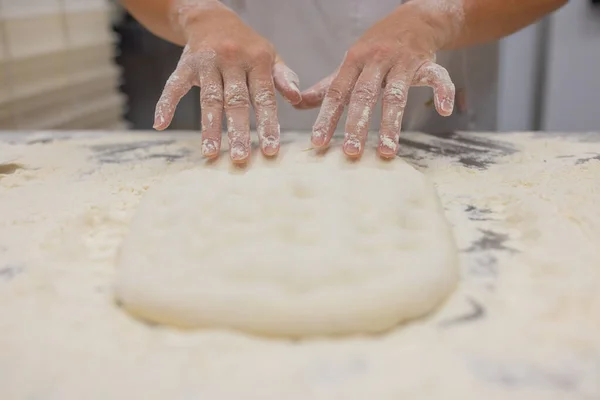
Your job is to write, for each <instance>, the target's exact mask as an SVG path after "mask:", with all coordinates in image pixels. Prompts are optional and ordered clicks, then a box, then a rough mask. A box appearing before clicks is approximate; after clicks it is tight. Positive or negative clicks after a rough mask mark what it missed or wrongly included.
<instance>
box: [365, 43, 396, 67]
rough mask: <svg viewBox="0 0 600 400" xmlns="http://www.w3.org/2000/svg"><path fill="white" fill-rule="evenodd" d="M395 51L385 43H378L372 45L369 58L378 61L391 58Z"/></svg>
mask: <svg viewBox="0 0 600 400" xmlns="http://www.w3.org/2000/svg"><path fill="white" fill-rule="evenodd" d="M392 53H393V49H392V48H391V46H389V45H387V44H383V43H376V44H374V45H373V46H372V47H371V54H370V56H369V58H370V59H371V60H373V61H374V62H376V63H379V62H382V61H386V60H389V59H390V57H391V55H392Z"/></svg>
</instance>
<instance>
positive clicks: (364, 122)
mask: <svg viewBox="0 0 600 400" xmlns="http://www.w3.org/2000/svg"><path fill="white" fill-rule="evenodd" d="M411 3H415V4H418V5H413V4H411ZM419 3H420V2H419V0H417V1H414V0H413V1H411V2H409V3H407V4H405V5H403V6H400V7H399V8H398V9H397V10H396V11H395V12H394V13H392V14H390V15H389V16H388V17H386V18H385V19H383V20H381V21H380V22H378V23H376V24H375V25H374V26H373V27H371V28H370V29H369V30H368V31H367V32H366V33H365V34H364V35H363V36H362V37H361V38H360V39H359V40H358V41H357V42H356V43H355V44H354V45H353V46H352V47H351V48H350V50H349V51H348V52H347V53H346V57H345V58H344V61H343V63H342V65H341V66H340V67H339V69H338V70H337V71H335V72H334V73H333V74H332V75H330V76H328V77H327V78H325V79H324V80H322V81H321V82H319V83H317V84H316V85H314V86H313V87H311V88H309V89H307V90H306V91H304V92H303V93H302V101H301V102H300V103H298V104H296V105H295V107H296V108H299V109H305V108H313V107H318V106H319V105H321V103H322V107H321V111H320V113H319V116H318V118H317V121H316V123H315V125H314V127H313V132H312V138H311V140H312V144H313V146H314V147H317V148H320V147H324V146H327V145H328V144H329V141H330V140H331V137H332V136H333V133H334V131H335V128H336V126H337V123H338V121H339V119H340V116H341V114H342V112H343V110H344V107H345V106H346V105H348V117H347V120H346V127H345V138H344V144H343V150H344V152H345V154H346V155H348V156H349V157H352V158H358V157H360V156H361V154H362V152H363V149H364V145H365V141H366V139H367V134H368V129H369V122H370V119H371V115H372V113H373V108H374V107H375V105H376V103H377V101H378V100H379V96H380V94H381V89H382V88H383V95H382V101H383V115H382V120H381V127H380V132H379V135H380V138H379V147H378V152H379V154H380V155H381V156H382V157H386V158H387V157H394V156H395V155H396V153H397V151H398V141H399V137H400V128H401V123H402V117H403V113H404V108H405V106H406V102H407V97H408V89H409V87H410V86H430V87H432V88H433V91H434V101H435V108H436V110H437V111H438V113H439V114H441V115H443V116H448V115H450V114H452V110H453V107H454V84H453V83H452V81H451V80H450V77H449V75H448V71H446V69H445V68H443V67H442V66H440V65H438V64H436V63H435V52H436V51H437V50H438V49H439V47H440V44H439V42H440V41H439V39H438V38H439V37H440V36H443V32H441V29H440V25H439V24H434V23H432V22H431V21H430V20H429V19H428V18H427V14H426V9H425V7H423V5H422V4H419ZM421 3H422V2H421Z"/></svg>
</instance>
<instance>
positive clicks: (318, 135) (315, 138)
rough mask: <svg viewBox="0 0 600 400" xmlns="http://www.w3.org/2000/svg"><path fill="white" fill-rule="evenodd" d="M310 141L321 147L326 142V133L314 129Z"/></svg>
mask: <svg viewBox="0 0 600 400" xmlns="http://www.w3.org/2000/svg"><path fill="white" fill-rule="evenodd" d="M310 141H311V143H312V144H313V146H316V147H321V146H323V144H325V134H324V133H323V132H321V131H314V132H313V134H312V137H311V139H310Z"/></svg>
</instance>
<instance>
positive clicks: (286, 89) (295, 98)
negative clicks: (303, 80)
mask: <svg viewBox="0 0 600 400" xmlns="http://www.w3.org/2000/svg"><path fill="white" fill-rule="evenodd" d="M273 81H274V83H275V87H276V88H277V90H278V91H279V93H281V95H282V96H283V97H284V98H285V99H286V100H287V101H288V102H289V103H291V104H292V105H294V106H295V105H296V104H298V103H300V102H301V101H302V96H301V95H300V88H299V86H300V79H298V75H296V73H295V72H294V71H292V70H291V69H290V68H289V67H288V66H287V65H285V63H284V62H283V61H282V60H281V58H279V57H277V59H276V61H275V65H274V66H273Z"/></svg>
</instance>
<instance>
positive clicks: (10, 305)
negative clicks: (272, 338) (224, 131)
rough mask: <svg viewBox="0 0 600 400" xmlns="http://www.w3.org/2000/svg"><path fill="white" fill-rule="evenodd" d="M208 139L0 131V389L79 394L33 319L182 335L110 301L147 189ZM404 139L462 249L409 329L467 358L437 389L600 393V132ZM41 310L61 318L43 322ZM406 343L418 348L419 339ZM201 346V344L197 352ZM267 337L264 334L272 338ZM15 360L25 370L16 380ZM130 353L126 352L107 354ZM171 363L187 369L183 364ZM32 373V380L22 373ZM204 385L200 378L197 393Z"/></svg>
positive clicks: (405, 152)
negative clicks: (457, 280)
mask: <svg viewBox="0 0 600 400" xmlns="http://www.w3.org/2000/svg"><path fill="white" fill-rule="evenodd" d="M292 140H306V142H307V147H308V142H309V140H308V135H307V134H306V135H302V134H288V135H284V139H283V140H282V145H283V146H285V143H286V142H287V141H292ZM199 141H200V139H199V136H198V135H195V134H190V133H179V132H174V133H154V132H132V131H127V132H110V133H109V132H28V133H23V132H0V210H3V211H2V213H1V214H2V215H1V216H0V303H2V304H5V306H4V307H3V311H0V354H5V355H6V356H5V357H2V358H3V359H4V360H5V361H4V362H3V361H0V382H2V381H3V379H2V378H1V376H4V377H12V380H11V381H10V382H9V384H8V385H5V384H4V383H2V384H0V397H2V398H24V397H18V396H25V395H27V396H32V395H36V396H38V397H36V398H40V399H42V398H52V399H54V398H61V397H60V396H64V395H72V394H73V393H76V391H74V390H70V389H69V388H68V386H69V384H68V378H66V377H65V376H63V375H61V374H60V373H59V375H57V376H58V377H57V380H56V382H49V381H48V380H47V378H46V377H44V374H48V373H49V372H48V371H47V370H45V369H44V366H45V364H44V363H43V362H40V363H39V365H36V362H35V357H34V358H33V359H32V358H31V357H32V354H35V353H30V351H33V350H31V349H36V350H37V351H39V350H40V349H42V348H46V346H48V344H49V343H54V342H48V340H47V339H41V338H40V337H39V336H35V335H32V334H28V336H27V335H25V336H26V337H27V341H26V340H25V339H24V336H23V332H25V331H27V329H26V328H27V327H34V329H42V330H44V329H52V328H53V324H63V325H64V326H65V327H66V326H71V327H72V326H73V324H76V325H77V324H81V323H84V321H85V320H86V318H93V317H91V315H93V313H94V312H96V311H98V312H101V313H102V315H103V316H104V317H102V319H101V321H102V322H101V327H100V328H99V327H97V328H96V329H105V330H107V332H105V333H104V336H102V337H99V338H96V339H101V340H103V341H111V340H113V339H114V340H116V339H115V338H114V337H113V336H111V335H117V332H116V330H114V331H113V330H111V328H110V326H111V325H110V324H111V323H112V322H110V321H111V318H112V319H113V320H114V321H115V322H114V324H117V325H119V324H120V325H119V326H121V325H124V324H125V325H126V324H135V329H138V330H143V331H144V332H145V333H140V332H138V333H136V335H154V336H156V335H159V336H161V335H162V336H161V337H162V338H163V339H164V335H171V334H173V333H165V332H164V331H163V329H162V328H158V327H151V326H147V325H146V324H143V323H139V322H137V321H135V322H132V321H129V320H128V317H125V316H124V315H122V314H123V313H119V311H118V307H115V306H114V304H112V303H111V302H110V299H111V296H110V286H111V278H112V268H113V265H112V258H113V256H114V254H115V252H116V251H117V248H118V243H119V241H120V239H121V238H122V236H123V234H124V232H126V229H127V225H128V222H129V220H130V218H131V216H132V215H133V213H134V211H135V207H136V205H137V202H138V201H139V198H140V197H141V196H142V195H143V193H144V191H145V190H146V189H147V188H148V187H150V186H152V185H153V184H155V183H156V182H159V181H160V179H161V177H163V176H166V175H168V174H172V173H175V172H177V171H180V170H182V169H186V168H190V167H192V166H194V165H197V164H199V163H203V162H204V161H203V160H202V158H201V156H200V152H199ZM400 145H401V150H400V153H399V156H400V157H402V158H404V159H405V160H406V161H408V162H409V163H412V164H413V165H414V166H415V167H416V168H418V169H420V170H421V171H422V172H423V173H425V174H426V175H427V176H428V177H429V178H430V179H432V180H433V182H434V183H435V185H436V187H437V190H438V193H439V195H440V198H441V199H442V203H443V205H444V208H445V212H446V215H447V217H448V219H449V221H450V223H451V225H452V226H453V228H454V234H455V237H456V241H457V244H458V247H459V248H460V252H461V257H460V258H461V271H462V281H461V285H460V287H459V289H458V290H457V292H456V293H455V294H454V295H453V296H452V298H451V299H450V300H449V301H448V304H446V305H445V306H444V307H443V308H442V309H441V310H439V311H438V312H437V313H435V315H433V316H431V317H429V318H426V319H425V320H424V321H422V322H417V323H415V324H413V326H409V327H406V329H404V328H402V327H401V328H399V330H402V329H404V330H406V331H408V332H412V331H413V330H418V329H421V328H422V329H427V330H426V331H424V332H426V334H424V336H427V335H431V340H436V341H438V340H439V341H438V344H437V345H433V343H432V344H431V348H432V349H435V348H439V350H440V352H441V353H444V354H446V352H449V353H453V352H457V353H458V354H460V358H461V361H460V362H461V363H462V364H461V365H463V367H464V369H465V373H464V376H463V375H461V376H460V378H458V377H457V378H456V379H457V381H460V382H463V384H462V385H461V386H460V388H458V387H453V385H452V384H449V383H448V382H447V381H446V379H443V378H441V375H440V376H438V377H436V375H435V374H434V373H433V372H432V371H437V369H436V368H433V367H432V368H431V369H430V370H429V373H428V375H427V376H428V378H427V379H429V382H431V379H433V382H434V383H435V382H436V379H438V378H439V380H438V381H437V382H439V387H440V393H447V394H448V396H449V397H444V398H454V397H452V396H450V395H451V394H453V395H456V396H458V395H461V396H462V397H461V398H477V399H479V398H486V399H487V398H489V399H496V398H498V399H500V398H502V399H504V398H511V399H513V398H515V399H516V398H518V399H520V398H528V399H534V398H536V399H537V398H540V399H542V398H543V399H554V398H556V399H598V398H600V379H598V378H599V377H600V334H599V333H598V332H600V286H597V287H596V289H595V290H592V289H591V288H590V287H588V286H587V285H590V286H593V285H594V284H598V283H600V250H598V249H596V248H597V247H600V246H598V243H600V212H599V211H597V209H598V206H597V204H598V202H599V201H600V133H552V134H551V133H502V134H500V133H487V134H486V133H449V134H442V135H429V134H423V133H405V134H403V136H402V138H401V140H400ZM255 151H257V150H256V149H255ZM224 156H225V157H224V158H227V157H226V154H224ZM98 238H102V240H100V239H98ZM563 246H564V248H562V247H563ZM86 266H87V269H86ZM76 267H77V268H76ZM75 268H76V269H75ZM74 279H81V282H83V283H82V285H81V287H77V288H76V289H74V288H72V287H67V283H68V282H74V281H75V280H74ZM61 280H62V281H61ZM61 282H63V283H64V284H63V283H61ZM94 296H95V297H94ZM50 298H51V299H50ZM57 298H59V299H60V300H57ZM43 299H46V300H48V301H49V303H52V304H54V307H55V308H51V305H46V306H42V307H40V308H39V309H37V310H36V308H35V306H34V304H35V303H37V302H39V301H44V300H43ZM76 301H79V304H78V305H77V307H76V308H74V309H73V310H72V314H69V311H68V310H69V307H75V306H71V303H70V302H76ZM86 302H89V304H88V306H86V304H87V303H86ZM44 307H46V308H44ZM86 307H87V308H86ZM109 308H110V310H108V309H109ZM59 309H63V310H64V312H63V313H62V314H61V315H60V316H58V315H57V313H59V314H60V312H59V311H57V310H59ZM44 310H45V311H44ZM99 310H101V311H99ZM115 310H116V311H115ZM44 312H50V313H51V314H53V317H48V316H47V315H46V316H44V317H41V316H40V315H38V314H39V313H44ZM16 313H18V314H19V315H16ZM112 313H118V316H117V314H112ZM126 319H127V321H125V320H126ZM98 323H99V324H100V322H98ZM35 324H43V325H40V326H36V325H35ZM409 325H410V324H409ZM415 326H416V327H415ZM65 329H66V328H65ZM120 329H127V328H124V327H123V326H121V328H120ZM131 329H134V328H131ZM515 330H516V331H517V332H515ZM146 331H148V332H150V333H148V332H146ZM157 331H159V332H158V333H157ZM594 332H595V333H594ZM18 335H20V336H19V337H20V339H19V338H18V337H17V336H18ZM123 335H124V336H126V335H127V334H125V333H123ZM405 336H407V337H406V338H404V339H403V340H404V342H403V343H408V342H409V341H410V333H406V334H405ZM148 337H150V336H148ZM94 338H95V336H94V335H93V334H92V333H89V334H88V336H86V335H85V334H82V335H80V336H78V337H75V338H73V340H74V341H77V340H81V341H82V342H81V346H92V347H93V346H95V345H97V344H98V343H94V340H95V339H94ZM504 339H506V340H504ZM120 340H121V339H120ZM145 340H150V339H147V338H146V339H145ZM152 340H153V343H154V346H164V343H163V344H160V343H158V342H160V340H159V339H157V338H156V337H154V339H152ZM190 340H191V339H190ZM194 340H195V339H194ZM197 340H199V341H200V342H201V339H197ZM202 340H204V339H202ZM244 340H252V339H244ZM257 340H258V339H257ZM367 340H378V339H376V338H371V339H364V340H363V341H367ZM383 340H385V339H383ZM419 340H420V341H424V340H425V339H419ZM342 341H343V340H342ZM420 341H419V343H420ZM200 342H198V343H196V342H194V343H195V344H193V345H192V344H190V346H197V347H198V348H200V347H201V346H202V345H201V344H200ZM268 345H269V344H268V343H266V344H265V343H264V341H262V340H261V346H268ZM9 346H10V348H9ZM65 346H67V345H65ZM272 346H275V345H272ZM276 346H281V343H278V344H277V345H276ZM295 346H298V345H297V344H296V345H295ZM331 346H333V345H331ZM364 346H367V347H365V349H366V350H364V352H366V353H368V352H369V350H368V349H369V348H368V345H367V344H364ZM415 346H416V345H415ZM423 346H425V347H424V348H428V347H427V346H426V344H423ZM25 347H27V349H29V350H27V349H25ZM149 349H150V350H151V348H149ZM157 349H158V347H157ZM59 350H60V346H57V350H56V351H57V352H59ZM67 351H70V350H68V347H64V346H63V348H62V352H63V353H64V352H67ZM157 351H158V350H157ZM295 351H297V350H295ZM390 351H392V349H391V348H390ZM432 351H434V350H432ZM63 353H60V352H59V353H57V354H58V356H59V357H60V355H61V354H63ZM108 353H110V352H108ZM69 354H70V353H69ZM115 354H117V353H116V352H115ZM11 356H12V357H13V358H12V359H10V357H11ZM95 356H97V355H95V353H94V352H93V351H90V352H87V353H86V352H85V351H83V352H80V353H78V354H77V357H71V358H73V361H72V362H81V361H82V360H83V359H85V360H88V361H89V362H91V363H93V362H94V361H93V360H94V357H95ZM181 357H183V356H181ZM324 357H325V356H324ZM332 357H333V356H332ZM366 357H367V359H369V357H368V356H366ZM64 358H65V359H68V358H69V356H65V357H64ZM332 359H333V358H332ZM432 359H435V357H432ZM284 360H285V359H284ZM6 361H8V362H9V364H10V363H12V364H13V365H19V366H20V371H14V370H12V371H11V372H10V373H8V372H7V369H8V368H10V367H9V366H8V364H7V363H6ZM88 361H86V362H88ZM102 362H109V361H107V360H103V361H102ZM119 362H123V360H120V359H119V357H117V356H115V357H114V359H111V360H110V363H119ZM170 362H171V363H173V364H172V365H174V366H180V367H181V366H183V365H188V364H189V360H184V359H183V358H179V359H178V361H177V360H175V359H172V360H170ZM448 362H449V364H448V366H449V367H450V368H456V365H455V364H453V363H454V361H448ZM456 362H458V361H456ZM177 363H179V364H177ZM125 364H126V363H125ZM166 365H168V363H167V364H166ZM442 365H443V363H440V368H441V366H442ZM403 367H404V366H403V365H400V364H399V365H398V366H397V368H399V371H402V368H403ZM56 368H58V369H57V370H58V371H60V367H56ZM282 368H283V369H285V367H282ZM298 368H299V367H298ZM332 368H334V367H332ZM64 369H65V371H70V370H71V369H70V367H64ZM289 370H290V371H292V370H293V368H292V367H291V366H290V368H289ZM294 371H296V372H297V370H294ZM338 372H339V371H338ZM66 373H67V372H65V374H66ZM439 373H440V374H443V373H444V372H443V371H441V370H440V371H439ZM140 374H142V375H144V371H142V372H140ZM148 374H150V373H149V372H148V373H147V374H146V375H148ZM282 374H284V373H283V372H282ZM290 374H291V372H290ZM25 376H29V377H30V378H31V380H32V381H31V382H32V383H31V385H29V386H28V385H26V384H25V383H24V381H22V380H21V379H25V378H24V377H25ZM283 376H284V375H282V378H281V379H283ZM288 378H289V377H288ZM6 379H8V378H6ZM61 379H63V381H61ZM65 379H66V380H65ZM106 379H107V382H106V386H109V385H110V383H109V382H108V378H106ZM181 379H182V380H183V381H185V382H182V383H181V385H184V384H185V385H188V386H190V385H192V384H191V383H190V381H189V380H190V379H191V378H190V377H189V376H188V377H187V378H185V379H184V378H181ZM257 379H258V378H257ZM423 379H425V378H423ZM258 380H259V381H260V379H258ZM83 381H86V380H85V379H84V380H83ZM100 381H101V380H100ZM134 381H135V379H132V380H131V382H130V383H131V387H135V382H134ZM359 381H360V380H359ZM58 382H61V383H60V384H62V386H59V383H58ZM90 382H92V381H90ZM93 382H96V383H97V387H94V386H95V385H96V383H90V384H89V386H90V387H89V388H87V389H86V390H90V391H94V390H97V391H98V393H104V394H105V395H109V394H111V393H112V392H110V390H109V389H107V388H106V387H105V386H102V384H101V383H98V382H99V381H93ZM423 382H424V381H421V382H420V383H414V385H415V387H418V386H419V385H422V384H424V383H423ZM468 382H471V383H473V382H476V383H475V384H472V385H469V384H467V383H468ZM305 384H306V383H305ZM36 385H37V386H36ZM82 385H83V384H82ZM307 385H308V386H310V384H307ZM192 386H194V385H192ZM338 386H339V388H344V387H345V386H344V385H343V384H339V385H338ZM52 387H53V388H54V389H51V388H52ZM59 388H60V389H59ZM151 388H152V385H149V386H148V387H146V390H148V393H149V396H150V397H146V398H151V397H152V395H150V393H151V390H152V389H151ZM339 388H338V389H339ZM201 389H202V385H201V384H200V383H198V386H197V387H194V388H192V389H189V390H192V391H194V390H201ZM53 390H54V391H53ZM215 390H216V389H215ZM332 390H333V389H332ZM339 390H342V389H339ZM402 390H404V391H402ZM410 390H414V387H411V386H410V385H409V384H406V385H405V386H403V387H402V388H399V389H398V391H397V393H404V394H406V393H410ZM42 392H45V393H49V394H48V395H47V396H45V395H40V393H42ZM309 392H310V391H309ZM309 392H305V394H306V393H309ZM78 393H80V392H78ZM215 393H220V392H218V390H216V391H215ZM337 393H338V392H335V391H332V392H331V393H330V398H338V397H336V396H338V395H337ZM423 393H429V392H427V391H424V392H423ZM432 393H435V391H432ZM2 394H4V395H2ZM59 394H60V396H59ZM11 396H17V397H11ZM223 396H224V397H226V396H225V395H223ZM521 396H522V397H521ZM62 398H65V397H62ZM172 398H184V397H176V396H174V397H172ZM186 398H196V397H193V396H192V397H186ZM198 398H200V397H198ZM212 398H214V397H212ZM339 398H343V397H339ZM410 398H432V397H427V395H425V397H418V396H417V397H410ZM434 398H438V397H434ZM457 398H458V397H457Z"/></svg>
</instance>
